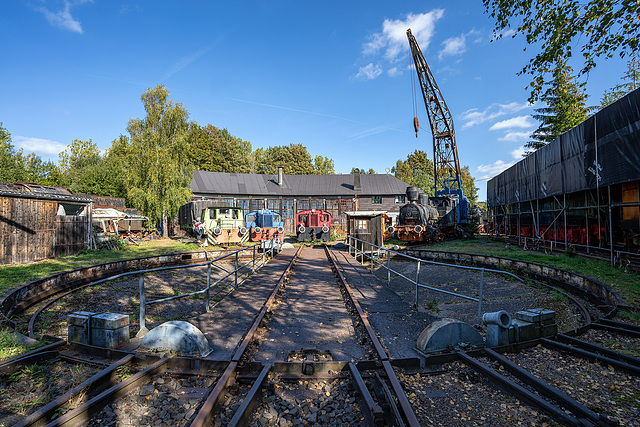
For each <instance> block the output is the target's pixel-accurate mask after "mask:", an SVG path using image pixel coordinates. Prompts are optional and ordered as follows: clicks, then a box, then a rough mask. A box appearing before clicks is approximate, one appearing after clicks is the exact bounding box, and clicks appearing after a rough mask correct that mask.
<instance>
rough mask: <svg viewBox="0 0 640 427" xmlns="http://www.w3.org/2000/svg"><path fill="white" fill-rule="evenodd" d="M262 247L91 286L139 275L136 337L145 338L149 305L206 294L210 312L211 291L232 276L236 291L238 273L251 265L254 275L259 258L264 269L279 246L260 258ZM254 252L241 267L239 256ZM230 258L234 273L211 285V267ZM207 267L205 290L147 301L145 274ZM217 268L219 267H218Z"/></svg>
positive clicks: (126, 274) (231, 272)
mask: <svg viewBox="0 0 640 427" xmlns="http://www.w3.org/2000/svg"><path fill="white" fill-rule="evenodd" d="M259 247H260V243H258V244H255V245H253V246H247V247H246V248H242V249H238V250H236V251H233V252H231V253H228V254H226V255H222V256H219V257H217V258H214V259H212V260H209V261H207V262H202V263H199V264H189V265H175V266H171V267H158V268H150V269H146V270H136V271H128V272H126V273H121V274H116V275H115V276H110V277H107V278H105V279H101V280H97V281H95V282H93V283H91V284H90V285H89V286H94V285H98V284H101V283H105V282H108V281H110V280H115V279H118V278H120V277H126V276H135V275H138V292H139V298H140V330H139V331H138V333H137V334H136V337H142V336H144V335H145V334H146V333H147V332H148V329H147V328H146V319H145V316H146V313H147V310H146V308H147V306H148V305H152V304H158V303H161V302H166V301H170V300H174V299H178V298H185V297H190V296H194V295H199V294H204V295H205V310H206V311H207V312H209V311H210V309H211V308H210V307H209V303H210V295H209V290H210V289H211V288H212V287H214V286H216V285H217V284H218V283H220V282H221V281H223V280H224V279H226V278H228V277H230V276H231V275H234V289H235V288H237V287H238V271H240V270H241V269H243V268H246V267H247V266H249V265H251V273H254V272H255V271H256V259H258V258H260V257H261V258H262V260H261V261H262V262H261V264H259V265H258V267H257V268H260V267H262V266H263V265H264V264H265V263H266V262H267V261H266V255H267V254H269V258H273V252H274V250H276V249H277V248H278V246H277V245H274V244H273V243H272V244H271V245H269V248H268V250H264V251H262V253H261V254H258V256H256V252H257V251H256V249H259ZM249 250H251V251H252V256H251V260H249V261H248V262H246V263H244V264H242V265H239V264H238V261H239V254H240V253H241V252H244V251H249ZM230 257H234V258H235V259H234V269H233V271H230V272H228V273H227V274H226V275H224V276H223V277H220V278H218V280H216V281H215V282H214V283H211V267H212V265H213V264H214V263H216V262H219V261H221V260H224V259H227V258H230ZM205 265H206V266H207V286H206V287H205V288H204V289H201V290H199V291H195V292H189V293H186V294H181V295H174V296H170V297H166V298H160V299H156V300H152V301H147V300H146V296H145V287H144V276H145V274H148V273H154V272H157V271H167V270H178V269H182V268H195V267H202V266H205ZM216 267H217V266H216Z"/></svg>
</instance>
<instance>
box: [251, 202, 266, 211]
mask: <svg viewBox="0 0 640 427" xmlns="http://www.w3.org/2000/svg"><path fill="white" fill-rule="evenodd" d="M261 209H264V200H262V199H253V200H252V201H251V210H252V211H259V210H261Z"/></svg>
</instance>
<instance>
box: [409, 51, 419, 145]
mask: <svg viewBox="0 0 640 427" xmlns="http://www.w3.org/2000/svg"><path fill="white" fill-rule="evenodd" d="M412 65H413V66H414V67H415V66H416V65H415V62H413V53H412V55H411V57H410V58H409V71H411V66H412ZM416 71H417V68H416ZM409 74H410V75H411V101H412V104H413V105H412V107H413V129H414V130H415V132H416V138H417V137H418V128H419V123H418V101H417V97H416V82H415V80H416V75H415V73H412V72H409Z"/></svg>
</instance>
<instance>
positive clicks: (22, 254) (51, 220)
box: [0, 183, 91, 264]
mask: <svg viewBox="0 0 640 427" xmlns="http://www.w3.org/2000/svg"><path fill="white" fill-rule="evenodd" d="M90 217H91V199H89V198H84V197H76V196H74V195H73V194H72V193H71V192H70V191H69V190H67V189H65V188H61V187H48V186H46V185H38V184H31V183H14V184H7V183H0V264H12V263H19V264H23V263H27V262H31V261H36V260H39V259H44V258H53V257H56V256H60V255H72V254H76V253H78V252H79V251H80V250H82V249H85V248H89V244H90V236H91V233H90V230H91V219H90Z"/></svg>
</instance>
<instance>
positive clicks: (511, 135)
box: [498, 131, 531, 142]
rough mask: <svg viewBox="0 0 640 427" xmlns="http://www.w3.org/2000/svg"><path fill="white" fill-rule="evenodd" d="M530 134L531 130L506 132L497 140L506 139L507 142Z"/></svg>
mask: <svg viewBox="0 0 640 427" xmlns="http://www.w3.org/2000/svg"><path fill="white" fill-rule="evenodd" d="M530 135H531V132H516V131H511V132H506V133H505V134H504V136H503V137H502V138H498V141H507V142H520V141H524V140H525V139H528V138H529V136H530Z"/></svg>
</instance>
